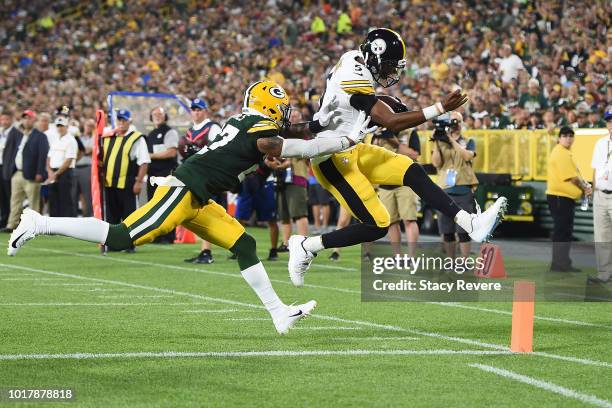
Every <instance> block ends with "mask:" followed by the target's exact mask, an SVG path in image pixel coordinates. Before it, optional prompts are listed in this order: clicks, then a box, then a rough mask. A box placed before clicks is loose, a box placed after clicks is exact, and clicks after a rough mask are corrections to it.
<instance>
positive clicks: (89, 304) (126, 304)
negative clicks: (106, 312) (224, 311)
mask: <svg viewBox="0 0 612 408" xmlns="http://www.w3.org/2000/svg"><path fill="white" fill-rule="evenodd" d="M199 305H210V303H207V302H197V303H189V302H180V303H0V307H56V306H57V307H80V306H199Z"/></svg>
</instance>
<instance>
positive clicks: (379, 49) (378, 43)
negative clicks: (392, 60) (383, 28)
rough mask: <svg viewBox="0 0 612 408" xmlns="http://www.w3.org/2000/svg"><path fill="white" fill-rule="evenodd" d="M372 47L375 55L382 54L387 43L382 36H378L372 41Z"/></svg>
mask: <svg viewBox="0 0 612 408" xmlns="http://www.w3.org/2000/svg"><path fill="white" fill-rule="evenodd" d="M371 48H372V52H373V53H374V55H382V54H384V52H385V50H386V49H387V43H386V42H385V40H383V39H382V38H377V39H375V40H374V41H372V45H371Z"/></svg>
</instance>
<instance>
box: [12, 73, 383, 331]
mask: <svg viewBox="0 0 612 408" xmlns="http://www.w3.org/2000/svg"><path fill="white" fill-rule="evenodd" d="M336 107H337V104H336V103H335V101H331V103H329V104H327V105H326V106H324V107H323V108H322V110H321V111H322V113H321V112H320V113H319V116H318V119H317V121H313V122H307V123H300V124H296V125H290V123H289V122H288V118H289V115H290V106H289V97H288V96H287V94H286V93H285V91H284V89H283V88H282V87H281V86H279V85H278V84H276V83H274V82H271V81H260V82H256V83H254V84H252V85H251V86H249V88H248V89H247V90H246V92H245V97H244V105H243V111H242V113H241V114H239V115H236V116H232V117H231V118H229V119H228V121H227V122H226V124H225V126H224V127H223V129H222V131H221V134H220V135H219V137H218V138H217V140H216V141H215V142H214V143H212V144H211V145H210V146H207V147H204V148H203V149H202V150H200V151H199V152H198V153H197V154H195V155H193V156H191V157H190V158H189V159H187V160H186V161H185V162H184V163H183V164H182V165H181V166H179V168H177V169H176V171H175V173H174V175H172V176H168V177H159V178H158V177H153V178H152V180H150V182H151V183H154V184H157V185H158V186H159V187H158V188H157V190H156V192H155V195H154V196H153V198H152V199H151V200H150V201H149V202H148V203H147V204H145V205H144V206H142V207H140V208H139V209H137V210H136V211H135V212H133V213H132V214H131V215H130V216H128V217H127V218H126V219H125V221H124V222H122V223H121V224H115V225H110V224H108V223H107V222H104V221H102V220H99V219H97V218H60V217H54V218H51V217H46V216H42V215H40V214H39V213H37V212H35V211H32V210H29V209H26V210H24V212H23V214H22V216H21V222H20V224H19V226H18V227H17V228H16V229H15V231H14V232H13V234H12V235H11V238H10V240H9V247H8V253H9V255H15V254H16V253H17V251H18V250H19V248H20V247H21V246H23V245H24V244H25V242H27V241H28V240H30V239H32V238H34V237H35V236H37V235H63V236H68V237H73V238H77V239H82V240H85V241H90V242H96V243H101V244H104V245H107V246H108V247H109V248H111V249H114V250H121V249H126V248H130V247H131V246H132V245H142V244H145V243H148V242H151V241H153V240H154V239H155V237H157V236H159V235H162V234H166V233H167V232H169V231H171V230H173V229H174V228H175V227H176V226H178V225H182V226H184V227H185V228H187V229H189V230H191V231H193V232H194V233H195V234H197V235H198V236H200V237H201V238H202V239H206V240H207V241H209V242H211V243H213V244H215V245H218V246H220V247H223V248H226V249H229V250H230V251H231V252H232V253H234V254H235V255H236V258H237V260H238V264H239V266H240V270H241V274H242V276H243V277H244V279H245V280H246V281H247V283H248V284H249V285H250V286H251V288H253V290H254V291H255V293H256V294H257V296H258V297H259V299H260V300H261V302H262V303H263V305H264V306H265V308H266V309H267V310H268V312H269V313H270V315H271V317H272V321H273V322H274V325H275V327H276V330H277V331H278V332H279V333H280V334H284V333H286V332H287V331H288V330H289V329H290V328H291V327H292V326H293V325H294V324H295V323H296V322H297V321H298V320H299V319H301V318H302V317H304V316H306V315H308V314H309V313H310V311H311V310H312V309H313V308H314V307H315V306H316V302H315V301H314V300H311V301H309V302H307V303H304V304H301V305H295V306H293V305H292V306H287V305H285V304H284V303H283V302H282V301H281V300H280V299H279V297H278V296H277V295H276V292H275V291H274V289H273V288H272V284H271V283H270V279H269V278H268V275H267V273H266V270H265V269H264V266H263V264H262V263H261V261H260V260H259V259H258V257H257V253H256V242H255V239H253V237H251V236H250V235H249V234H247V233H246V232H245V230H244V227H243V226H242V225H241V224H240V223H239V222H238V221H237V220H236V219H234V218H233V217H231V216H230V215H229V214H227V212H226V211H225V209H224V208H223V207H221V206H220V205H219V204H217V203H215V202H214V201H212V200H210V197H211V196H212V195H215V194H219V193H222V192H225V191H227V190H231V189H233V188H234V187H236V186H237V184H238V183H239V182H240V181H241V180H242V178H243V177H244V174H245V173H248V172H249V171H251V170H254V169H255V168H256V167H257V164H258V163H259V162H260V161H261V160H262V159H263V158H264V156H266V155H267V156H271V157H303V158H310V157H316V156H320V155H325V154H331V153H334V152H337V151H341V150H344V149H346V148H347V147H349V146H352V145H354V144H356V143H358V142H359V141H361V140H362V139H363V137H364V135H365V134H366V133H368V132H369V131H371V130H372V129H368V128H367V126H368V122H369V119H367V118H366V117H365V114H362V115H361V116H360V117H359V118H358V120H357V121H356V123H355V125H354V126H353V128H352V130H351V132H350V133H349V134H348V135H346V136H341V137H338V138H335V139H334V138H332V139H320V138H317V139H311V140H303V139H302V138H304V137H307V136H310V135H311V134H312V133H314V132H316V131H319V130H322V129H323V128H324V127H325V126H327V125H328V124H329V123H330V121H334V120H336V118H337V115H336V111H335V109H336ZM280 136H284V137H287V138H282V137H280ZM290 137H291V138H290Z"/></svg>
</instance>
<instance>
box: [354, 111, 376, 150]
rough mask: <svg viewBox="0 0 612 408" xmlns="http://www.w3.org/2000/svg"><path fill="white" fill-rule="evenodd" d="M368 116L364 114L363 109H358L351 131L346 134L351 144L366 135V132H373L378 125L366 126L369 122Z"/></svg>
mask: <svg viewBox="0 0 612 408" xmlns="http://www.w3.org/2000/svg"><path fill="white" fill-rule="evenodd" d="M370 119H371V118H370V117H369V116H366V114H365V112H364V111H359V115H358V116H357V120H356V121H355V124H354V125H353V128H352V129H351V132H350V133H349V134H348V135H347V136H346V137H347V138H348V139H349V140H350V141H351V144H357V143H359V142H361V141H362V140H363V138H364V137H366V135H367V134H369V133H372V132H374V131H375V130H376V129H377V128H378V126H371V127H368V124H369V123H370Z"/></svg>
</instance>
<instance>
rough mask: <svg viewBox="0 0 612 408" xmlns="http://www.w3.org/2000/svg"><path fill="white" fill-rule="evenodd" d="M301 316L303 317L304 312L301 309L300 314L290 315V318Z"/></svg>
mask: <svg viewBox="0 0 612 408" xmlns="http://www.w3.org/2000/svg"><path fill="white" fill-rule="evenodd" d="M301 315H302V310H301V309H300V311H299V312H297V313H296V314H292V315H289V317H296V316H301Z"/></svg>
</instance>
